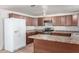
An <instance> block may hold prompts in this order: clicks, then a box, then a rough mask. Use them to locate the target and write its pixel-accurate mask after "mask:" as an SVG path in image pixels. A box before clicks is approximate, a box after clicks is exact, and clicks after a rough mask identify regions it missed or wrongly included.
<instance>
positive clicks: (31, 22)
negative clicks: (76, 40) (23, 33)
mask: <svg viewBox="0 0 79 59" xmlns="http://www.w3.org/2000/svg"><path fill="white" fill-rule="evenodd" d="M26 25H27V26H37V25H38V19H37V18H32V17H27V19H26Z"/></svg>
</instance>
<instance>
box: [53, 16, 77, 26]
mask: <svg viewBox="0 0 79 59" xmlns="http://www.w3.org/2000/svg"><path fill="white" fill-rule="evenodd" d="M52 23H53V25H54V26H77V24H78V15H65V16H54V17H52Z"/></svg>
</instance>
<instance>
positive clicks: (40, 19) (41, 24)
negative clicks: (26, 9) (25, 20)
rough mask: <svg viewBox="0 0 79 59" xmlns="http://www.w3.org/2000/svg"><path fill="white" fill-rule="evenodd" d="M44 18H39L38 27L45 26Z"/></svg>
mask: <svg viewBox="0 0 79 59" xmlns="http://www.w3.org/2000/svg"><path fill="white" fill-rule="evenodd" d="M43 23H44V22H43V18H38V26H43Z"/></svg>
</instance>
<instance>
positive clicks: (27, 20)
mask: <svg viewBox="0 0 79 59" xmlns="http://www.w3.org/2000/svg"><path fill="white" fill-rule="evenodd" d="M26 25H27V26H31V25H32V19H31V18H29V17H27V18H26Z"/></svg>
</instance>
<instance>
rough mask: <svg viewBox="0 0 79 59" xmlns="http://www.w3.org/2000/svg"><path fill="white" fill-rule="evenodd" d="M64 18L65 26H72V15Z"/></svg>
mask: <svg viewBox="0 0 79 59" xmlns="http://www.w3.org/2000/svg"><path fill="white" fill-rule="evenodd" d="M65 17H66V26H72V15H68V16H65Z"/></svg>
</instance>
